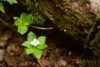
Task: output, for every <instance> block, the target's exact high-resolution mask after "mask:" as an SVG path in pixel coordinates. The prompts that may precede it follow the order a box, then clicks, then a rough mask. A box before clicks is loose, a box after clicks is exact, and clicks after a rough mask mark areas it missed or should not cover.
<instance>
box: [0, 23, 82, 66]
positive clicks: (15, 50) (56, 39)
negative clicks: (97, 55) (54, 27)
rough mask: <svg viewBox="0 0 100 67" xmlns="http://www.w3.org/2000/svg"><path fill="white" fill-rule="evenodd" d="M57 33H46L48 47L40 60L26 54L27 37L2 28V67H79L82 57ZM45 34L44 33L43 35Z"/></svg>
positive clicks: (0, 63)
mask: <svg viewBox="0 0 100 67" xmlns="http://www.w3.org/2000/svg"><path fill="white" fill-rule="evenodd" d="M0 26H1V25H0ZM56 33H58V32H57V31H55V32H52V33H47V32H44V34H45V35H46V36H47V39H46V43H47V45H48V47H47V48H46V49H45V50H44V52H43V55H42V57H41V59H40V60H37V59H35V58H34V56H32V55H27V54H26V53H25V47H23V46H22V45H21V44H22V42H23V41H24V40H25V38H26V36H25V35H24V36H21V35H20V34H19V33H16V32H14V31H13V30H12V29H10V28H6V27H4V26H1V27H0V67H79V66H80V65H81V64H82V60H81V55H79V54H78V52H76V51H74V50H73V48H71V49H70V48H69V47H67V46H65V45H68V44H69V42H67V39H66V42H65V41H63V40H64V37H63V36H62V35H61V34H60V33H58V34H56ZM42 34H43V33H42Z"/></svg>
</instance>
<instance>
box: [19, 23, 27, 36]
mask: <svg viewBox="0 0 100 67" xmlns="http://www.w3.org/2000/svg"><path fill="white" fill-rule="evenodd" d="M27 31H28V28H27V26H24V25H21V26H18V32H19V33H20V34H22V35H23V34H25V33H26V32H27Z"/></svg>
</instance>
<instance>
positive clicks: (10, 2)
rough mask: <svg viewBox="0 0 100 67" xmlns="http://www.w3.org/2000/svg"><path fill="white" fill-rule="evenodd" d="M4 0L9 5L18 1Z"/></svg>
mask: <svg viewBox="0 0 100 67" xmlns="http://www.w3.org/2000/svg"><path fill="white" fill-rule="evenodd" d="M4 1H7V2H8V3H9V4H11V5H12V4H14V3H18V2H17V0H4Z"/></svg>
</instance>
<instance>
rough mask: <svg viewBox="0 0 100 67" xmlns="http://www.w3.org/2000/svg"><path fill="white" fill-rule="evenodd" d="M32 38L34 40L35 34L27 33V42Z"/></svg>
mask: <svg viewBox="0 0 100 67" xmlns="http://www.w3.org/2000/svg"><path fill="white" fill-rule="evenodd" d="M34 38H36V35H35V33H33V32H29V33H28V37H27V40H28V41H32V40H33V39H34Z"/></svg>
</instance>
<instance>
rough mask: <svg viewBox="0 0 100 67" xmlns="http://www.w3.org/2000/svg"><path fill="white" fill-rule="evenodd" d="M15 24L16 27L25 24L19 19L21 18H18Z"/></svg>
mask: <svg viewBox="0 0 100 67" xmlns="http://www.w3.org/2000/svg"><path fill="white" fill-rule="evenodd" d="M14 24H15V25H16V26H22V25H23V24H22V20H21V19H19V18H17V19H16V20H15V22H14Z"/></svg>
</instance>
